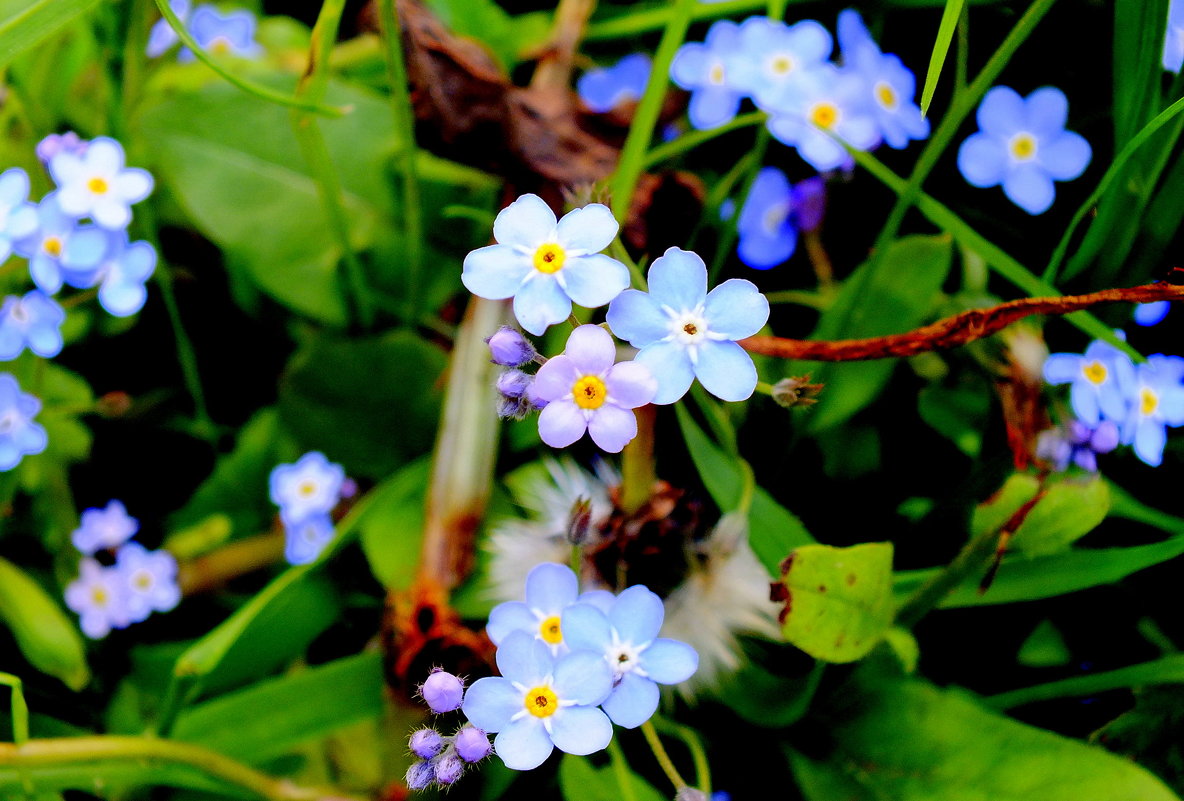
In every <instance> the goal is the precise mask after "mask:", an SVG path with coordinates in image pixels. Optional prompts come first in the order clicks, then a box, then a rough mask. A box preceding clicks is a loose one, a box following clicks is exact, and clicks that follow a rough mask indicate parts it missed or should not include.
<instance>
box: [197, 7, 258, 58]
mask: <svg viewBox="0 0 1184 801" xmlns="http://www.w3.org/2000/svg"><path fill="white" fill-rule="evenodd" d="M257 22H258V21H257V20H256V19H255V15H254V14H252V13H251V12H250V11H247V10H246V9H241V8H240V9H236V10H234V11H228V12H226V13H225V14H223V13H222V12H221V11H219V10H218V9H217V8H215V7H214V6H212V5H208V4H206V5H201V6H198V7H197V8H196V9H195V10H194V12H193V16H192V17H191V18H190V20H189V32H190V33H191V34H193V38H194V39H195V40H196V41H197V43H198V44H199V45H201V47H202V49H203V50H205V51H207V52H209V53H214V54H225V53H229V54H231V55H235V56H238V57H240V58H258V57H259V56H260V55H262V53H263V48H262V47H260V46H259V43H258V42H256V41H255V26H256V24H257ZM195 58H197V57H196V56H195V55H193V51H191V50H189V49H188V48H186V49H185V50H182V51H181V52H180V53H178V54H177V60H178V61H193V60H194V59H195Z"/></svg>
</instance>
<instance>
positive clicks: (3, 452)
mask: <svg viewBox="0 0 1184 801" xmlns="http://www.w3.org/2000/svg"><path fill="white" fill-rule="evenodd" d="M22 455H23V454H22V453H21V452H20V451H18V450H17V449H16V445H14V444H13V442H12V438H11V437H0V470H11V469H12V468H14V467H16V466H17V465H18V464H20V461H21V456H22Z"/></svg>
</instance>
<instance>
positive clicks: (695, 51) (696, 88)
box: [670, 19, 744, 129]
mask: <svg viewBox="0 0 1184 801" xmlns="http://www.w3.org/2000/svg"><path fill="white" fill-rule="evenodd" d="M743 57H744V54H743V52H742V51H741V50H740V28H739V26H738V25H736V23H734V22H731V21H729V20H722V19H721V20H719V21H718V22H716V23H715V24H714V25H712V26H711V28H710V30H708V31H707V40H706V41H705V42H702V43H700V42H687V43H686V44H684V45H683V46H682V47H680V48H679V49H678V52H677V53H675V55H674V61H673V62H672V63H671V65H670V78H671V80H673V81H674V83H675V84H677V85H678V86H679V87H680V88H682V89H686V90H688V91H689V92H690V93H691V101H690V105H689V106H688V108H687V116H688V118H689V119H690V121H691V126H692V127H694V128H699V129H707V128H716V127H718V126H720V125H723V124H724V123H725V122H727V121H729V120H730V119H732V118H733V117H735V116H736V112H737V111H739V109H740V100H741V99H742V98H743V97H744V92H743V90H741V89H738V88H737V87H736V86H735V85H734V84H733V83H732V80H731V75H730V69H731V64H732V63H733V62H735V60H736V59H738V58H743Z"/></svg>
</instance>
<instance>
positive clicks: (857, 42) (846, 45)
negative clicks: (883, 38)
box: [835, 8, 876, 57]
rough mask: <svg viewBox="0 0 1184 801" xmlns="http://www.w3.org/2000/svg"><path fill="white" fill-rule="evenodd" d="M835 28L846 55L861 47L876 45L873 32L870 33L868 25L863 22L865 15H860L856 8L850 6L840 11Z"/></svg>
mask: <svg viewBox="0 0 1184 801" xmlns="http://www.w3.org/2000/svg"><path fill="white" fill-rule="evenodd" d="M835 30H836V32H837V33H838V36H839V47H840V48H842V51H843V55H844V57H845V56H846V55H847V54H848V53H849V52H851V51H854V50H857V49H859V48H860V47H863V46H866V45H871V46H872V47H875V46H876V43H875V41H874V40H873V39H872V36H871V34H870V33H868V30H867V26H866V25H864V24H863V17H861V16H859V12H858V11H855V10H854V9H850V8H848V9H845V10H843V11H840V12H839V21H838V25H837V26H836V28H835Z"/></svg>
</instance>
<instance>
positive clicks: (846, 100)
mask: <svg viewBox="0 0 1184 801" xmlns="http://www.w3.org/2000/svg"><path fill="white" fill-rule="evenodd" d="M768 127H769V132H770V133H771V134H773V136H774V137H775V138H776V139H777V140H778V141H780V142H783V143H784V144H787V145H791V146H792V147H795V148H797V151H798V155H800V156H801V157H802V158H803V159H805V160H806V162H807V163H808V164H809V165H810V166H811V167H813V168H814V169H816V170H818V171H819V172H826V171H827V170H834V169H838V168H839V167H842V166H843V165H844V164H847V163H848V162H849V161H850V159H851V157H850V155H849V154H848V153H847V151H846V149H845V148H844V147H843V145H842V144H841V143H840V142H839V141H838V140H840V139H841V140H842V141H843V142H846V143H847V144H848V145H850V146H851V147H853V148H855V149H856V150H871V149H872V148H874V147H875V146H876V145H878V144H879V143H880V129H879V126H878V125H877V124H876V121H875V119H874V118H873V117H872V114H871V111H870V109H869V108H868V103H867V99H866V97H865V96H864V80H863V78H862V77H860V76H859V75H858V74H856V73H853V72H850V71H846V70H840V69H838V68H837V67H835V66H834V65H831V64H826V65H823V66H822V67H821V68H819V69H817V70H812V71H811V72H809V73H808V74H806V75H803V76H802V77H801V80H799V81H798V82H797V84H796V86H795V88H794V91H793V92H791V93H788V95H787V97H786V98H785V100H784V101H783V102H782V103H781V104H779V105H778V107H777V108H775V109H773V112H772V115H771V116H770V117H769V122H768ZM836 137H838V139H836Z"/></svg>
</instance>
